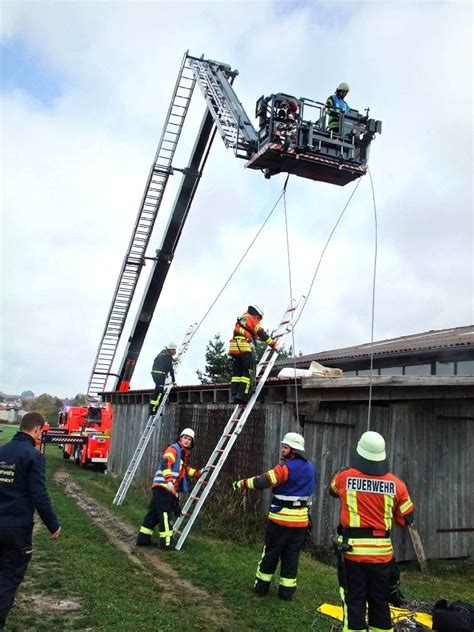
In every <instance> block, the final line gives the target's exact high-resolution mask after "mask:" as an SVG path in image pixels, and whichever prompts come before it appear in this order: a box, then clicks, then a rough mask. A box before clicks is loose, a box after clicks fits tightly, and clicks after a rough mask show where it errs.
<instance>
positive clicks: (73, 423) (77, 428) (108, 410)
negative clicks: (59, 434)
mask: <svg viewBox="0 0 474 632" xmlns="http://www.w3.org/2000/svg"><path fill="white" fill-rule="evenodd" d="M112 420H113V413H112V406H111V405H110V404H109V403H107V404H105V405H103V406H66V407H65V408H63V409H62V410H61V411H60V413H59V428H60V430H64V431H65V433H64V434H66V435H68V436H77V437H82V438H83V439H84V441H83V443H82V444H65V443H64V444H62V450H63V458H64V459H70V458H71V457H72V458H73V459H74V461H75V462H76V463H77V464H78V465H84V466H86V465H88V464H89V463H96V464H103V466H104V467H105V465H106V463H107V458H108V454H109V449H110V436H111V431H112Z"/></svg>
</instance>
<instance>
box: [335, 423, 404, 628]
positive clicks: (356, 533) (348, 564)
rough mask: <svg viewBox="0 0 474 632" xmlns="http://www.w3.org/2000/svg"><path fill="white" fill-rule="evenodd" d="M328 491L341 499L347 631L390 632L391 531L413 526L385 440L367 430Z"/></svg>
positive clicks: (341, 567) (340, 560) (341, 577)
mask: <svg viewBox="0 0 474 632" xmlns="http://www.w3.org/2000/svg"><path fill="white" fill-rule="evenodd" d="M329 491H330V493H331V495H332V496H336V497H338V498H339V500H340V501H341V515H340V525H339V527H338V533H339V538H338V543H337V551H338V553H339V556H338V579H339V584H340V587H341V589H340V592H341V597H342V600H343V606H344V608H343V610H344V622H343V632H363V631H365V630H367V624H366V619H365V613H366V607H367V609H368V626H369V630H370V631H371V632H390V631H391V630H392V623H391V618H390V607H389V586H390V573H391V568H392V560H393V549H392V542H391V540H390V531H391V529H392V526H393V522H394V521H395V522H396V523H397V524H399V525H401V526H407V525H409V524H411V523H412V522H413V503H412V501H411V500H410V496H409V495H408V491H407V488H406V485H405V483H404V482H403V481H401V480H400V479H399V478H397V477H396V476H394V475H393V474H391V473H390V472H389V469H388V465H387V461H386V452H385V440H384V438H383V437H382V436H381V435H380V434H379V433H378V432H372V431H368V432H365V433H364V434H363V435H362V436H361V438H360V440H359V443H358V444H357V450H356V454H355V456H354V457H353V461H352V465H351V467H348V468H346V469H343V470H340V471H338V472H336V474H334V476H333V478H332V480H331V484H330V490H329Z"/></svg>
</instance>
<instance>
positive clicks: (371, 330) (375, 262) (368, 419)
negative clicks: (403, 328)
mask: <svg viewBox="0 0 474 632" xmlns="http://www.w3.org/2000/svg"><path fill="white" fill-rule="evenodd" d="M367 171H368V173H369V177H370V187H371V190H372V201H373V203H374V232H375V235H374V238H375V245H374V272H373V279H372V316H371V325H370V377H369V407H368V412H367V430H370V422H371V413H372V377H373V368H374V321H375V281H376V278H377V248H378V236H377V235H378V225H377V204H376V202H375V191H374V182H373V180H372V174H371V172H370V169H369V168H367Z"/></svg>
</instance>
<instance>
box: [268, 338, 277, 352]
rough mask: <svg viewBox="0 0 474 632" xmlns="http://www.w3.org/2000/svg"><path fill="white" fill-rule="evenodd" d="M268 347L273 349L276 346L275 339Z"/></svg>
mask: <svg viewBox="0 0 474 632" xmlns="http://www.w3.org/2000/svg"><path fill="white" fill-rule="evenodd" d="M270 348H271V349H273V350H275V349H276V348H277V343H276V340H274V341H273V342H272V344H271V345H270Z"/></svg>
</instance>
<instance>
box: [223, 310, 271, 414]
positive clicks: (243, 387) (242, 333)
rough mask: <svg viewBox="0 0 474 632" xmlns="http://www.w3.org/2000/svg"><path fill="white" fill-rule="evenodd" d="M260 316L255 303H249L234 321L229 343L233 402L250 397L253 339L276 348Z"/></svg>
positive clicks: (260, 313) (244, 400)
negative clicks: (263, 327)
mask: <svg viewBox="0 0 474 632" xmlns="http://www.w3.org/2000/svg"><path fill="white" fill-rule="evenodd" d="M262 318H263V311H262V310H261V309H260V308H259V307H257V305H249V306H248V309H247V311H246V312H245V313H244V314H242V316H239V317H238V318H237V322H236V323H235V327H234V332H233V336H234V337H233V338H232V340H231V341H230V344H229V355H230V356H232V380H231V395H232V397H233V401H234V403H235V404H246V403H247V402H248V400H249V398H250V393H251V386H252V372H253V366H254V364H255V347H254V341H255V340H256V339H257V338H258V339H259V340H262V341H263V342H265V343H266V344H267V345H269V346H270V347H271V348H272V349H275V348H276V342H275V340H273V338H271V336H269V335H268V334H267V332H266V331H265V330H264V329H262V325H261V324H260V321H261V320H262Z"/></svg>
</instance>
